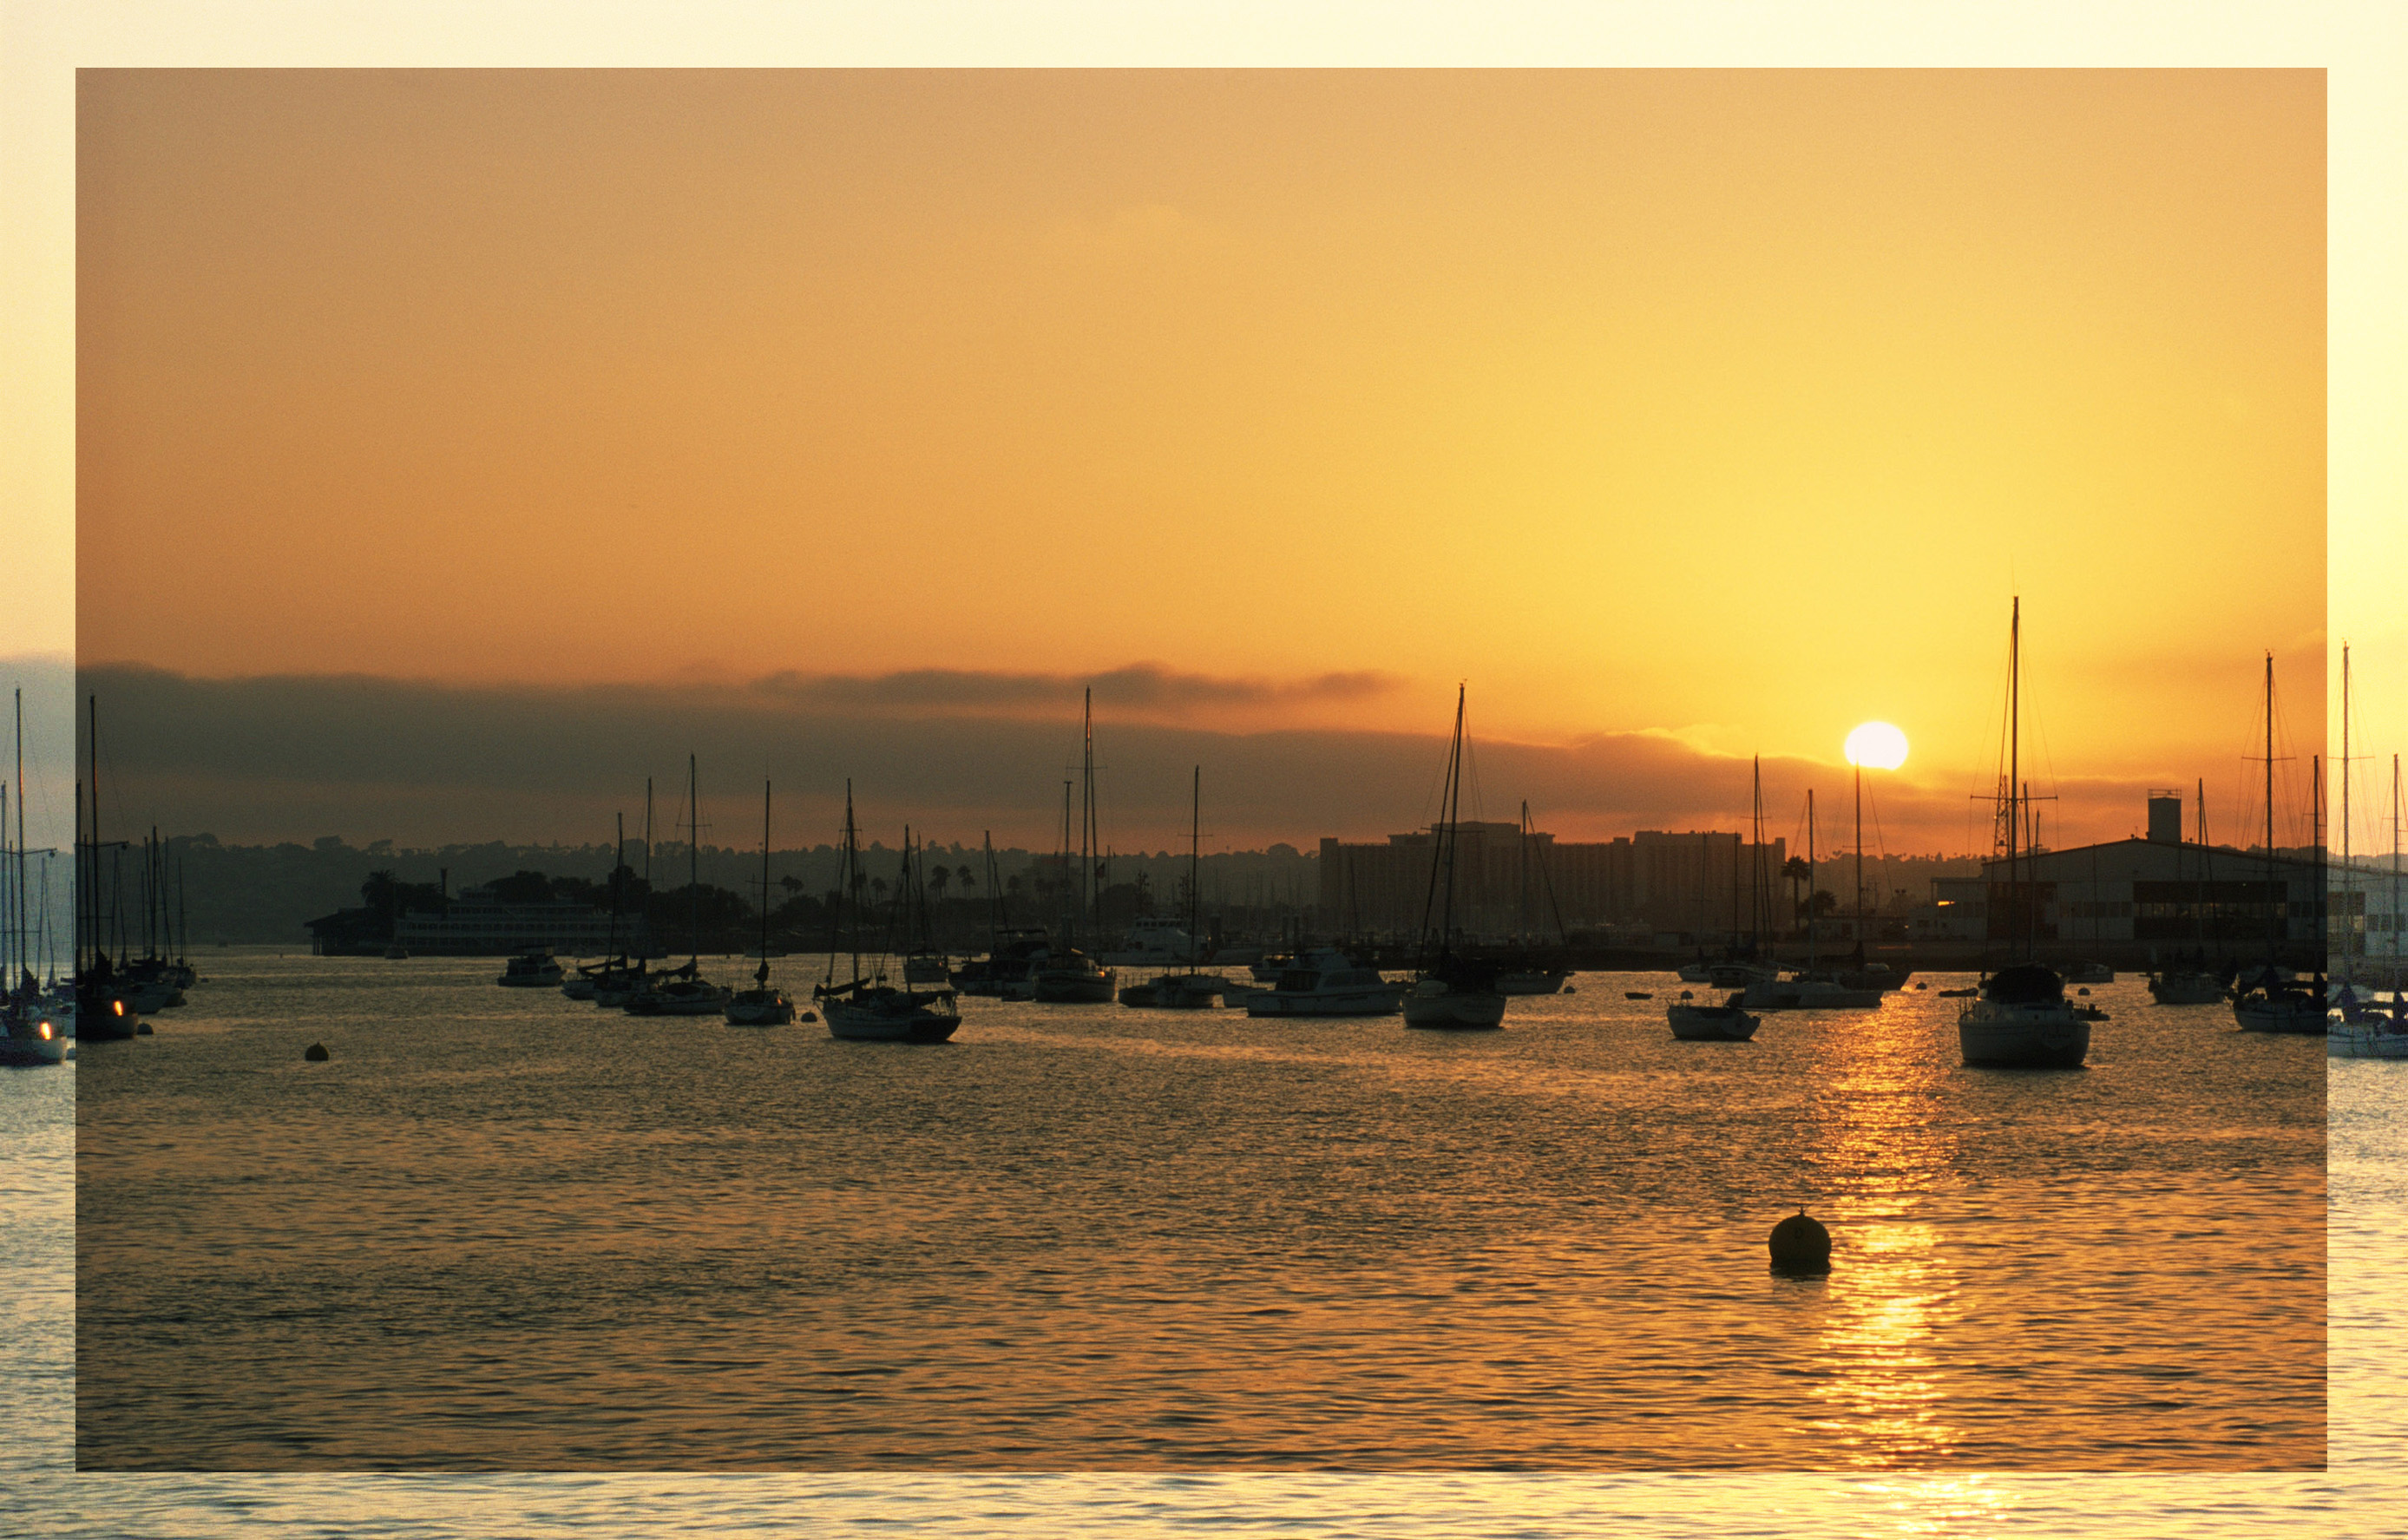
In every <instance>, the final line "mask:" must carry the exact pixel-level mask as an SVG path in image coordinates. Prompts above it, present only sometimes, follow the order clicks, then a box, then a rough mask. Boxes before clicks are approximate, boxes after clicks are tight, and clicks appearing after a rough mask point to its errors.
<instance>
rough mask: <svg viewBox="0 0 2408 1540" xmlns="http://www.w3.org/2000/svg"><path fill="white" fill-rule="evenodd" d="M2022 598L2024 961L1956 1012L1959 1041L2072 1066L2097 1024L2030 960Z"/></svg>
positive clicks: (1995, 1053)
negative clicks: (2092, 1025)
mask: <svg viewBox="0 0 2408 1540" xmlns="http://www.w3.org/2000/svg"><path fill="white" fill-rule="evenodd" d="M2022 648H2023V600H2022V599H2021V598H2020V597H2018V598H2017V599H2016V600H2015V601H2014V611H2013V613H2012V616H2011V618H2010V619H2009V620H2008V625H2007V776H2006V783H2005V785H2004V786H2003V787H2001V788H2000V791H2001V793H2002V795H2003V796H2004V798H2005V802H2006V807H2005V811H2006V815H2007V816H2006V825H2007V937H2008V941H2009V944H2010V946H2012V945H2013V943H2014V937H2015V935H2016V934H2017V933H2018V932H2020V933H2021V934H2022V935H2023V942H2024V953H2025V961H2024V962H2021V963H2019V964H2014V965H2012V966H2009V967H2004V968H2001V969H2000V970H1999V971H1998V972H1996V973H1994V974H1991V975H1990V976H1989V977H1985V979H1983V980H1982V992H1981V997H1980V998H1979V999H1977V1000H1975V1001H1974V1002H1973V1003H1972V1004H1971V1005H1967V1006H1966V1007H1965V1008H1964V1010H1963V1011H1962V1012H1961V1013H1960V1014H1959V1015H1958V1016H1957V1048H1958V1051H1959V1053H1960V1054H1961V1055H1962V1057H1963V1059H1964V1061H1965V1062H1966V1063H1968V1064H1971V1065H1976V1066H1979V1067H1984V1068H1993V1069H2072V1068H2076V1067H2078V1066H2080V1064H2081V1063H2082V1062H2083V1060H2084V1059H2085V1058H2087V1057H2088V1056H2089V1053H2090V1023H2089V1022H2087V1021H2085V1020H2082V1019H2081V1018H2079V1017H2077V1016H2075V1015H2074V1014H2073V1007H2072V1005H2071V1004H2069V1003H2068V1002H2067V1000H2066V998H2065V980H2064V979H2063V978H2061V977H2058V976H2057V973H2056V971H2055V970H2054V969H2050V968H2046V967H2042V966H2041V965H2040V964H2039V963H2037V962H2032V961H2030V953H2031V916H2030V913H2029V909H2030V900H2029V898H2028V895H2027V894H2026V892H2025V891H2024V888H2023V885H2022V882H2021V881H2020V877H2021V872H2020V868H2019V866H2018V864H2017V861H2016V857H2017V855H2018V853H2019V851H2018V846H2017V839H2018V832H2019V831H2020V829H2021V828H2022V821H2023V793H2022V791H2021V786H2022V782H2021V781H2020V780H2019V779H2018V778H2017V777H2019V776H2020V775H2021V772H2022V767H2021V765H2020V763H2018V760H2017V754H2018V750H2019V749H2020V747H2021V737H2020V734H2021V728H2022V696H2021V693H2020V692H2021V688H2022V662H2023V659H2022Z"/></svg>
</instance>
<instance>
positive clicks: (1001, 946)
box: [952, 830, 1047, 996]
mask: <svg viewBox="0 0 2408 1540" xmlns="http://www.w3.org/2000/svg"><path fill="white" fill-rule="evenodd" d="M982 848H983V851H984V855H985V859H986V955H985V956H984V957H981V958H974V959H971V960H970V961H968V962H964V963H963V964H962V965H961V966H960V967H958V968H955V969H954V970H953V974H952V979H953V988H955V989H956V990H959V991H961V992H962V993H964V994H982V995H991V996H992V995H1001V994H1003V993H1004V992H1005V991H1007V990H1008V989H1011V988H1013V987H1020V988H1026V987H1027V983H1028V973H1029V969H1030V968H1031V967H1033V966H1034V965H1035V964H1036V962H1037V960H1038V959H1039V957H1041V956H1043V955H1044V954H1045V952H1046V950H1047V947H1046V938H1045V927H1044V926H1042V925H1014V924H1012V923H1011V905H1010V904H1009V902H1008V901H1007V900H1006V899H1005V897H1004V891H1003V875H1002V873H1000V872H999V871H997V870H996V864H995V834H994V832H993V831H992V830H989V831H987V832H985V833H984V834H982Z"/></svg>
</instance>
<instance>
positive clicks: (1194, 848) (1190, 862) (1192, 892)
mask: <svg viewBox="0 0 2408 1540" xmlns="http://www.w3.org/2000/svg"><path fill="white" fill-rule="evenodd" d="M1203 845H1204V767H1203V766H1202V765H1200V764H1199V765H1197V767H1196V774H1195V777H1194V779H1193V781H1192V782H1191V784H1190V791H1189V792H1188V803H1187V971H1188V972H1189V973H1194V972H1195V971H1196V964H1197V962H1201V961H1203V954H1204V938H1203V937H1202V936H1200V935H1198V934H1197V932H1199V931H1201V930H1202V929H1203V928H1204V927H1203V922H1202V918H1201V916H1202V910H1201V908H1200V907H1199V905H1200V904H1201V902H1202V901H1201V900H1200V899H1199V898H1198V897H1197V892H1198V888H1197V881H1198V877H1197V874H1198V872H1199V870H1200V857H1199V852H1200V851H1201V850H1202V849H1203Z"/></svg>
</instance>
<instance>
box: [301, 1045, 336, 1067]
mask: <svg viewBox="0 0 2408 1540" xmlns="http://www.w3.org/2000/svg"><path fill="white" fill-rule="evenodd" d="M301 1057H302V1058H304V1059H307V1060H308V1061H309V1062H311V1063H313V1064H322V1063H324V1062H326V1061H327V1060H328V1059H331V1058H333V1057H334V1055H332V1054H330V1053H328V1052H327V1051H326V1045H325V1044H323V1043H312V1044H310V1045H309V1046H308V1048H304V1049H302V1050H301Z"/></svg>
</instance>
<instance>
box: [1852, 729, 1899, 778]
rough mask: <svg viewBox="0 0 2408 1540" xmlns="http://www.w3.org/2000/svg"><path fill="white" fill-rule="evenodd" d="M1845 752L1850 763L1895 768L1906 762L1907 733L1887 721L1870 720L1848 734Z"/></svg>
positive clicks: (1879, 768) (1871, 768) (1876, 767)
mask: <svg viewBox="0 0 2408 1540" xmlns="http://www.w3.org/2000/svg"><path fill="white" fill-rule="evenodd" d="M1844 752H1845V753H1846V754H1847V756H1848V763H1850V764H1860V765H1863V766H1864V767H1865V768H1866V769H1868V770H1895V769H1897V768H1898V767H1899V765H1901V764H1904V763H1906V734H1903V733H1901V732H1899V730H1898V729H1897V728H1895V727H1892V726H1891V725H1890V724H1889V723H1887V722H1885V721H1869V722H1866V723H1865V724H1863V725H1862V726H1860V727H1858V728H1857V729H1856V731H1855V732H1853V733H1851V734H1848V742H1847V747H1846V749H1844Z"/></svg>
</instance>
